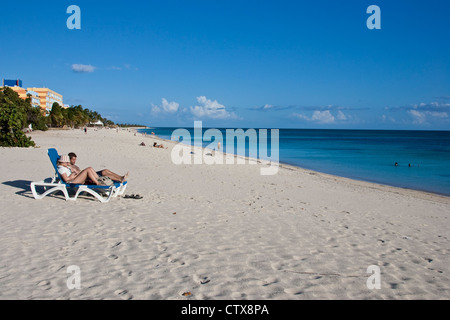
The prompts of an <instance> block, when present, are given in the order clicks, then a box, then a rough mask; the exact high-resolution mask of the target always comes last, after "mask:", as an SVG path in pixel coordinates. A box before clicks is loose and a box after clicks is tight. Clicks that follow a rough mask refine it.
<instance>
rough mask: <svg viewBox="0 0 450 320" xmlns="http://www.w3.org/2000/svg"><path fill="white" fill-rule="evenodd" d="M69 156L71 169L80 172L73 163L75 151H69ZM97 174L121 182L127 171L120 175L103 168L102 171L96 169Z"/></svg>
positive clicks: (123, 180)
mask: <svg viewBox="0 0 450 320" xmlns="http://www.w3.org/2000/svg"><path fill="white" fill-rule="evenodd" d="M69 158H70V168H71V169H72V171H73V172H75V173H79V172H81V170H80V168H79V167H78V166H76V165H75V163H76V162H77V155H76V154H75V153H73V152H71V153H69ZM97 174H98V175H99V176H103V177H109V178H111V180H113V181H116V182H120V183H122V182H125V181H127V179H128V174H129V173H128V172H127V174H125V175H124V176H121V175H118V174H117V173H114V172H112V171H110V170H108V169H104V170H102V171H97Z"/></svg>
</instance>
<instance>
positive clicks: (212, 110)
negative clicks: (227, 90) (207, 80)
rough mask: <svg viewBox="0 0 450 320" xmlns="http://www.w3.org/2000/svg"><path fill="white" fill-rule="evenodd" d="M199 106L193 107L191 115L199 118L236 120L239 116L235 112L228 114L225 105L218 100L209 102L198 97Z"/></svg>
mask: <svg viewBox="0 0 450 320" xmlns="http://www.w3.org/2000/svg"><path fill="white" fill-rule="evenodd" d="M197 101H198V103H199V104H200V105H199V106H195V107H191V108H190V110H191V113H192V114H193V115H194V116H196V117H198V118H212V119H234V118H237V116H236V115H235V114H234V113H233V112H231V113H230V112H228V111H227V110H226V108H225V106H224V105H222V104H220V103H218V102H217V100H214V101H212V100H209V99H207V98H206V97H205V96H201V97H197Z"/></svg>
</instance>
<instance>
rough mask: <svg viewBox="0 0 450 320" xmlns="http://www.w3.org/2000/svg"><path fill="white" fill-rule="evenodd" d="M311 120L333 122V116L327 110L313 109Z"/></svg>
mask: <svg viewBox="0 0 450 320" xmlns="http://www.w3.org/2000/svg"><path fill="white" fill-rule="evenodd" d="M311 120H312V121H315V122H318V123H323V124H326V123H333V122H334V121H335V117H334V116H333V115H332V114H331V112H330V111H329V110H326V111H314V113H313V115H312V117H311Z"/></svg>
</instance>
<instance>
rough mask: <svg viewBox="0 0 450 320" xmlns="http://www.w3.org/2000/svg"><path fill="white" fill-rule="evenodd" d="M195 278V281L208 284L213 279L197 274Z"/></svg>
mask: <svg viewBox="0 0 450 320" xmlns="http://www.w3.org/2000/svg"><path fill="white" fill-rule="evenodd" d="M193 278H194V281H195V282H197V283H199V284H207V283H209V282H210V281H211V280H210V279H209V278H208V277H204V276H200V275H197V274H195V275H194V277H193Z"/></svg>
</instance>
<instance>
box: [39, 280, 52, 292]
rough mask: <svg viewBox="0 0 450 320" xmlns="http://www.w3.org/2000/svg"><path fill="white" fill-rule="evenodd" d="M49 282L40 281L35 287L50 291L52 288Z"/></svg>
mask: <svg viewBox="0 0 450 320" xmlns="http://www.w3.org/2000/svg"><path fill="white" fill-rule="evenodd" d="M50 284H51V283H50V281H48V280H42V281H39V282H38V283H37V284H36V285H37V286H38V287H40V288H42V289H43V290H50V289H51V288H52V287H51V286H50Z"/></svg>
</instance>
